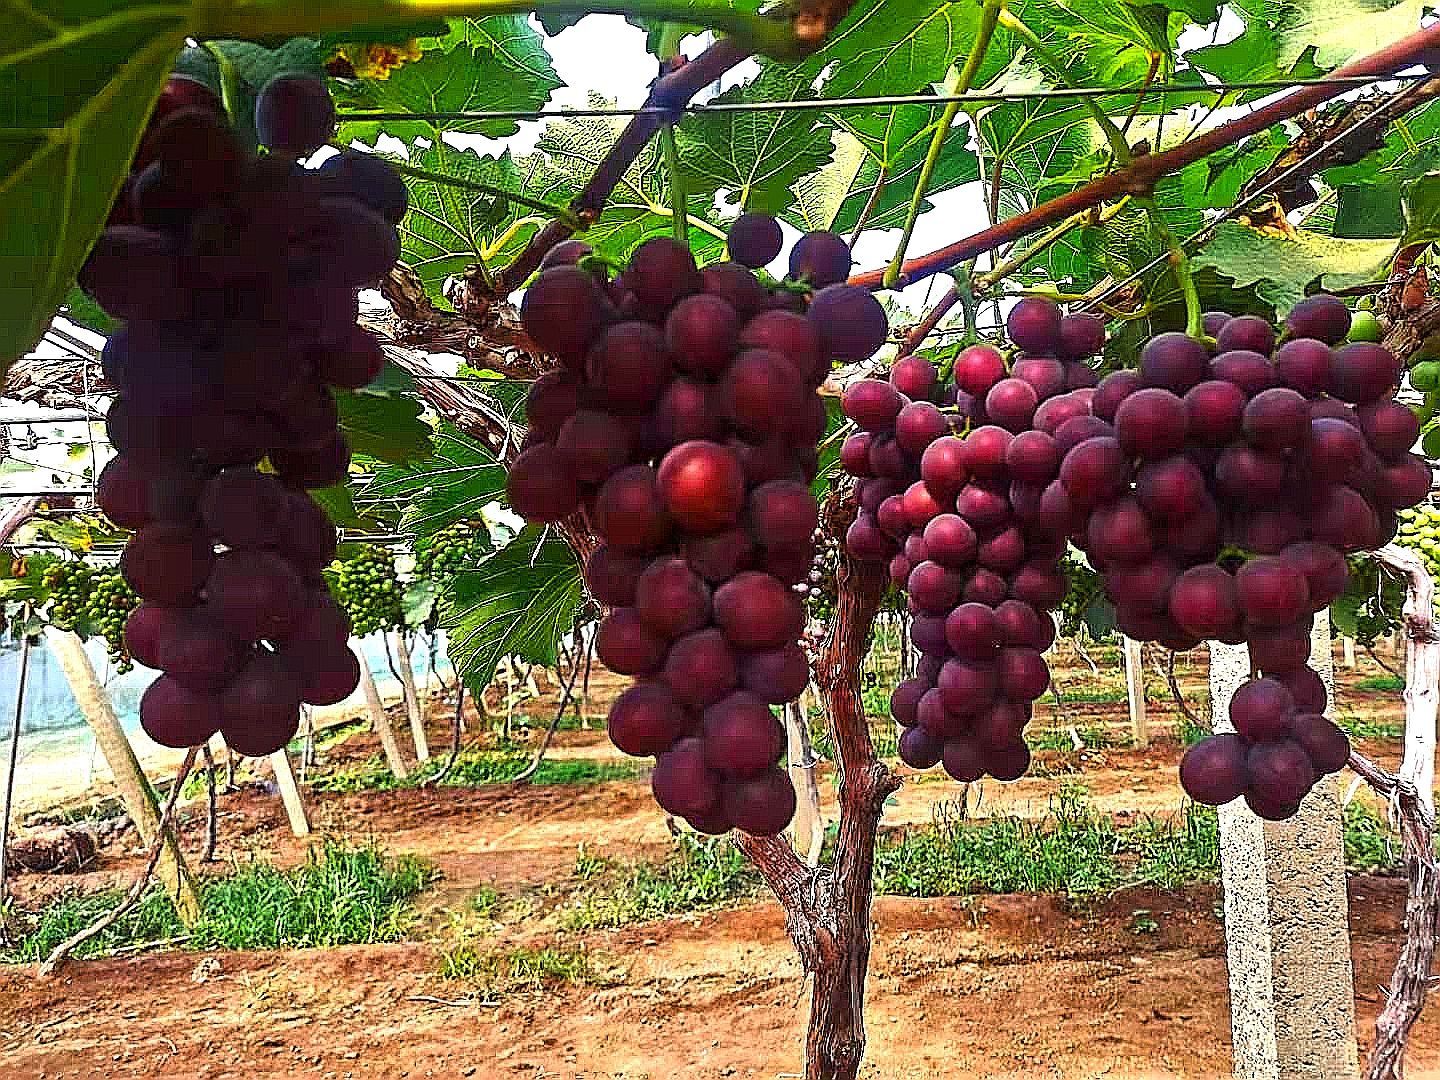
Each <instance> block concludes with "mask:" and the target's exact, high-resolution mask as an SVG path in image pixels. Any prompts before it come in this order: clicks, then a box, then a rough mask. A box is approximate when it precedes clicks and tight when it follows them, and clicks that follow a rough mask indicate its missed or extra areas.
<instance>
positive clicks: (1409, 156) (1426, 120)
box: [1321, 101, 1440, 188]
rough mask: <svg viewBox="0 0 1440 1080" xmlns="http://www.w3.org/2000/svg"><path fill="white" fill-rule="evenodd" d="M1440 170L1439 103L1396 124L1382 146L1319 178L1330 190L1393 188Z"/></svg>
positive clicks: (1408, 115)
mask: <svg viewBox="0 0 1440 1080" xmlns="http://www.w3.org/2000/svg"><path fill="white" fill-rule="evenodd" d="M1435 169H1440V101H1432V102H1430V103H1429V104H1427V105H1425V106H1424V107H1422V108H1420V109H1418V110H1416V111H1415V112H1412V113H1409V114H1407V115H1406V116H1405V117H1403V118H1402V119H1399V120H1396V121H1395V122H1394V123H1393V124H1391V125H1390V127H1389V128H1388V129H1387V130H1386V132H1385V141H1384V143H1383V144H1382V145H1381V146H1380V147H1379V148H1378V149H1376V150H1374V151H1373V152H1371V153H1368V154H1365V155H1364V156H1362V157H1360V158H1359V159H1358V160H1352V161H1350V162H1348V163H1347V164H1344V165H1335V166H1332V167H1331V168H1329V169H1326V170H1325V171H1324V172H1323V173H1322V174H1321V176H1322V177H1323V178H1324V180H1325V183H1327V184H1329V185H1330V186H1331V187H1333V188H1340V187H1343V186H1344V185H1346V184H1395V183H1399V182H1401V181H1404V180H1413V179H1415V178H1416V177H1419V176H1423V175H1424V174H1425V173H1427V172H1431V171H1433V170H1435Z"/></svg>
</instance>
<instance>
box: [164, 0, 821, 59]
mask: <svg viewBox="0 0 1440 1080" xmlns="http://www.w3.org/2000/svg"><path fill="white" fill-rule="evenodd" d="M847 6H848V5H847ZM197 7H198V9H199V10H198V12H197V18H196V20H195V22H196V25H195V26H194V27H193V28H191V33H192V36H194V37H196V38H201V39H203V38H247V39H250V40H255V39H263V38H275V37H300V36H304V35H313V34H316V33H317V32H320V31H339V30H345V29H348V28H352V27H367V28H369V27H383V26H391V25H402V26H403V25H405V24H409V23H414V22H415V21H416V20H417V19H423V18H426V17H427V16H449V17H454V18H459V17H470V18H476V19H483V18H486V17H488V16H491V15H529V14H530V13H531V12H538V13H541V14H545V13H554V14H559V15H591V14H596V15H639V16H643V17H645V18H648V19H654V20H656V21H660V22H679V23H685V24H687V25H690V26H696V25H699V26H705V27H707V28H708V29H712V30H719V31H721V32H722V33H725V34H729V35H731V36H733V37H734V38H736V39H738V40H740V41H742V42H745V43H746V44H747V46H748V47H749V48H750V49H753V50H754V51H756V52H760V53H763V54H765V55H766V56H771V57H774V58H776V59H794V58H796V57H800V56H804V55H805V54H806V53H809V52H812V51H814V49H815V48H816V47H817V46H818V44H819V41H818V40H817V39H816V38H815V36H814V34H813V33H812V32H811V31H810V28H809V27H808V26H807V25H804V21H803V12H800V13H797V14H796V15H795V16H792V17H791V18H772V17H770V16H766V15H757V14H752V13H750V12H744V11H738V10H736V9H735V8H734V7H732V6H731V5H730V4H729V3H727V2H725V0H719V2H716V0H702V2H698V3H697V2H694V0H617V2H607V0H598V2H587V0H311V2H310V3H306V4H285V5H276V4H270V3H261V2H256V0H249V2H245V0H242V2H240V3H235V4H217V3H207V4H201V5H197ZM842 14H843V13H842Z"/></svg>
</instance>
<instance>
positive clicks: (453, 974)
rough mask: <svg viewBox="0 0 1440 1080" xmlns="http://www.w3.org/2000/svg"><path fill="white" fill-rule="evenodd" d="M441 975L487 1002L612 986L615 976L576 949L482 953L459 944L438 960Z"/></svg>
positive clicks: (581, 950)
mask: <svg viewBox="0 0 1440 1080" xmlns="http://www.w3.org/2000/svg"><path fill="white" fill-rule="evenodd" d="M440 974H441V975H442V976H444V977H445V978H447V979H458V980H461V981H464V982H467V983H471V984H472V985H474V987H475V989H476V990H477V991H478V992H479V993H481V994H482V995H483V996H485V997H487V998H498V997H503V996H506V995H508V994H516V993H527V992H528V993H534V992H537V991H540V990H545V989H549V988H552V987H556V986H613V985H614V984H615V982H616V973H615V972H613V971H604V970H601V969H599V968H598V967H597V966H596V965H595V963H594V961H593V959H592V958H591V955H590V953H589V952H587V951H586V950H584V949H576V948H557V947H551V948H540V949H535V948H531V949H484V948H480V947H478V946H476V945H474V944H469V943H467V944H462V945H456V946H455V947H453V948H451V949H448V950H446V951H445V952H444V953H443V954H442V955H441V957H440Z"/></svg>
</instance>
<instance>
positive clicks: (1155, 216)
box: [1135, 195, 1205, 338]
mask: <svg viewBox="0 0 1440 1080" xmlns="http://www.w3.org/2000/svg"><path fill="white" fill-rule="evenodd" d="M1135 204H1136V205H1137V206H1139V207H1141V208H1143V209H1144V211H1145V213H1146V214H1147V215H1148V216H1149V218H1150V225H1151V227H1152V228H1153V229H1154V230H1155V231H1156V232H1157V233H1159V234H1160V240H1161V242H1163V243H1164V245H1165V246H1166V247H1167V248H1169V249H1170V256H1169V263H1170V269H1171V271H1172V272H1173V273H1174V274H1175V282H1176V284H1178V285H1179V286H1180V295H1182V296H1183V297H1184V298H1185V333H1187V334H1189V335H1190V336H1191V337H1193V338H1204V337H1205V313H1204V311H1203V310H1202V309H1201V307H1200V291H1199V290H1198V289H1197V288H1196V287H1195V275H1194V274H1193V273H1192V272H1191V270H1190V256H1188V255H1186V254H1185V248H1184V246H1183V245H1182V244H1181V243H1180V238H1179V237H1178V236H1176V235H1175V230H1174V229H1172V228H1170V223H1169V222H1168V221H1166V220H1165V215H1164V214H1162V213H1161V212H1160V207H1159V205H1158V204H1157V203H1156V202H1155V196H1153V195H1144V196H1141V195H1137V196H1135Z"/></svg>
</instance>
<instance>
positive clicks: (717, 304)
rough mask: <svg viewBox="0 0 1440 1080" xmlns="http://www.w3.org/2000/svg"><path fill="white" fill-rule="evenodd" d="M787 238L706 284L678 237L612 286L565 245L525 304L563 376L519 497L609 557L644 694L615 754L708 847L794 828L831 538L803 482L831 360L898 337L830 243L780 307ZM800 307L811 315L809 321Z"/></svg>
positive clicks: (620, 658) (638, 691) (749, 231)
mask: <svg viewBox="0 0 1440 1080" xmlns="http://www.w3.org/2000/svg"><path fill="white" fill-rule="evenodd" d="M780 241H781V235H780V229H779V226H778V224H777V223H776V222H775V221H774V220H773V219H769V218H764V217H762V216H759V215H746V216H745V217H743V218H742V219H741V220H740V221H738V222H737V223H736V228H735V229H734V231H732V233H731V235H730V242H729V247H730V253H731V256H732V258H733V259H734V260H735V261H731V262H723V263H719V264H716V265H712V266H707V267H706V268H705V269H704V270H703V271H702V270H699V269H697V267H696V265H695V261H694V259H693V258H692V256H691V254H690V252H689V250H688V249H687V248H686V247H685V246H684V245H682V244H679V243H677V242H676V241H674V240H671V239H669V238H655V239H651V240H647V241H646V242H645V243H643V244H641V245H640V246H639V247H638V248H637V249H636V250H635V252H634V255H633V256H632V258H631V260H630V262H629V264H628V265H627V266H626V267H625V268H624V269H623V270H622V271H621V272H620V273H619V274H618V275H617V276H616V277H614V278H613V279H607V276H606V273H605V270H604V267H603V264H602V262H601V260H599V259H598V258H597V257H594V256H592V255H590V253H589V251H588V249H587V248H586V247H585V246H584V245H583V244H577V243H575V242H569V243H567V244H564V245H561V246H560V247H557V248H556V249H554V250H552V251H551V252H550V254H549V255H547V257H546V260H545V262H544V263H543V264H542V267H543V268H542V271H541V273H540V276H539V277H538V278H537V279H536V280H535V282H534V283H533V284H532V285H531V286H530V287H529V288H528V289H527V290H526V292H525V296H524V299H523V301H522V304H521V319H522V321H523V324H524V327H525V330H526V332H527V333H528V334H529V335H530V336H531V338H533V339H534V341H535V342H536V344H537V345H539V346H540V347H541V348H542V349H544V350H545V351H546V352H549V353H551V354H553V355H554V356H555V357H556V358H557V359H558V360H559V361H560V362H561V365H562V366H561V368H560V369H559V370H557V371H554V372H551V373H549V374H546V375H544V376H542V377H541V378H539V379H537V380H536V381H535V384H534V385H533V387H532V388H531V391H530V397H529V402H528V406H527V415H528V418H529V424H530V432H529V435H528V436H527V443H526V446H527V448H526V449H525V450H524V451H523V452H522V453H521V454H520V456H519V457H517V458H516V460H515V462H514V463H513V464H512V466H511V468H510V476H509V485H508V491H509V497H510V503H511V505H512V506H513V507H514V508H515V510H516V511H517V512H519V513H521V514H523V515H524V516H525V517H526V518H528V519H530V520H533V521H556V520H559V519H560V518H563V517H565V516H567V515H569V514H571V513H574V512H575V511H576V510H578V509H582V508H583V510H584V512H585V516H586V518H587V520H588V522H589V523H590V526H591V528H592V529H593V530H594V531H595V533H596V534H597V535H598V536H599V537H600V539H601V540H602V541H603V543H602V544H601V546H600V547H599V548H598V549H597V550H596V551H595V553H594V554H593V555H592V556H591V557H590V560H589V563H588V565H587V566H586V570H585V576H586V580H587V582H588V583H589V587H590V591H591V593H592V594H593V595H594V597H595V598H596V599H597V600H599V601H600V602H601V603H602V604H605V605H606V606H608V607H609V609H610V610H609V613H608V614H607V615H606V616H605V618H604V620H603V621H602V623H601V624H600V629H599V633H598V638H597V645H596V649H597V653H598V655H599V657H600V659H601V660H602V661H603V662H604V663H605V665H606V666H607V667H609V668H610V669H611V670H612V671H616V672H618V673H620V674H624V675H632V676H635V677H636V679H637V680H638V681H637V682H636V684H635V685H634V686H633V687H631V688H630V689H629V690H627V691H626V692H625V693H624V694H622V695H621V696H620V697H619V699H617V700H616V702H615V704H614V706H613V707H612V708H611V710H610V718H609V730H610V737H611V738H612V739H613V740H614V742H615V745H616V746H618V747H619V748H620V749H621V750H623V751H625V752H626V753H629V754H635V755H647V754H654V755H656V757H657V761H656V766H655V772H654V777H653V789H654V792H655V798H656V800H657V801H658V802H659V803H660V805H661V806H662V807H664V808H665V809H666V810H667V811H669V812H670V813H673V814H677V815H679V816H681V817H684V818H685V819H686V820H687V821H689V822H690V823H691V824H692V825H693V826H694V827H695V828H697V829H699V830H701V831H703V832H709V833H721V832H725V831H727V830H728V829H730V828H732V827H738V828H741V829H743V830H745V831H746V832H749V833H754V834H758V835H770V834H774V833H777V832H779V831H780V830H781V829H783V828H784V827H785V826H786V825H787V824H788V823H789V821H790V819H791V817H792V816H793V815H794V812H795V795H794V791H793V789H792V787H791V785H790V782H789V780H788V779H787V777H786V775H785V773H784V771H783V770H782V769H780V768H778V767H777V765H776V762H777V760H778V759H779V757H780V754H781V752H782V751H783V749H784V745H785V740H784V731H783V728H782V727H781V725H780V723H779V721H778V720H777V719H776V718H775V716H774V714H773V713H772V711H771V706H772V705H778V704H781V703H784V702H788V701H792V700H794V699H795V698H796V697H798V696H799V694H800V691H801V690H802V689H803V688H804V687H805V685H806V683H807V682H808V680H809V668H808V665H807V661H806V656H805V652H804V651H803V649H802V648H801V646H800V644H799V639H800V637H801V634H802V632H803V630H804V626H805V609H804V606H803V604H802V601H801V597H800V595H799V593H798V592H797V589H804V588H805V586H804V584H803V583H804V582H805V581H806V579H807V577H808V575H809V573H810V569H811V563H812V559H813V557H814V532H815V529H816V525H817V510H816V505H815V499H814V497H813V496H812V494H811V492H810V487H809V483H810V481H811V480H812V479H813V478H814V475H815V470H816V444H817V443H818V442H819V440H820V438H821V437H822V436H823V434H824V432H825V426H826V412H825V406H824V403H823V402H822V400H821V398H820V396H819V395H818V394H817V393H816V389H817V388H818V387H819V386H820V384H821V383H822V382H823V381H824V380H825V377H826V375H827V374H828V372H829V370H830V364H831V361H833V360H837V359H838V360H854V359H858V358H862V357H865V356H868V355H870V353H871V352H873V351H874V350H875V349H876V348H878V347H879V346H880V344H881V343H882V342H883V341H884V338H885V334H886V332H887V326H886V318H885V313H884V310H883V309H882V308H881V306H880V304H879V302H878V301H876V300H875V299H874V298H873V297H872V296H871V295H870V294H869V293H868V292H866V291H864V290H862V289H857V288H853V287H851V286H849V285H845V284H843V283H842V281H843V278H844V277H845V275H846V274H847V273H848V272H849V269H850V251H849V248H848V247H846V246H845V245H844V242H843V241H841V240H839V238H838V237H834V236H832V235H831V234H828V233H822V234H810V235H809V236H807V237H805V238H802V239H801V240H800V241H799V242H798V243H797V244H796V246H795V254H793V255H792V257H791V273H792V277H794V278H795V279H796V280H797V281H800V282H803V283H806V284H808V285H810V286H812V287H814V288H816V289H817V290H818V291H816V292H815V293H814V296H813V298H812V299H811V300H810V302H809V306H808V309H807V308H806V307H805V303H804V297H803V294H802V293H801V292H799V291H794V290H792V289H790V288H788V287H786V286H783V285H782V286H780V287H778V288H776V289H774V290H772V289H769V288H767V287H766V285H765V284H763V283H762V282H761V280H760V279H759V278H758V277H757V276H756V275H755V274H754V273H753V272H752V270H751V269H750V267H752V266H753V267H758V266H763V265H764V264H765V263H768V262H770V261H771V260H772V259H774V258H775V256H776V255H777V254H778V253H779V250H780ZM802 312H804V313H802Z"/></svg>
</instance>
